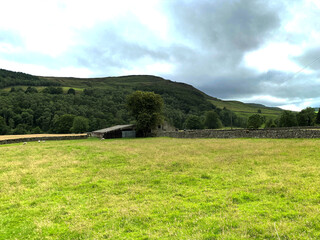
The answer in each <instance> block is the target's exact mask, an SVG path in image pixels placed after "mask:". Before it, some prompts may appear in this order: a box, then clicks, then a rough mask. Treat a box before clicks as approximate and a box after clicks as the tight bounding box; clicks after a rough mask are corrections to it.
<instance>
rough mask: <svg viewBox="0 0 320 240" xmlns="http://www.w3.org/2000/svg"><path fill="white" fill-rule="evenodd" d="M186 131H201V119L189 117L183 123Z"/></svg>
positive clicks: (194, 116)
mask: <svg viewBox="0 0 320 240" xmlns="http://www.w3.org/2000/svg"><path fill="white" fill-rule="evenodd" d="M185 128H186V129H203V124H202V121H201V118H200V117H199V116H196V115H189V117H188V118H187V119H186V121H185Z"/></svg>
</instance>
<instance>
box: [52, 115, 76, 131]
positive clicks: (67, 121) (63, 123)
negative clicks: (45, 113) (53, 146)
mask: <svg viewBox="0 0 320 240" xmlns="http://www.w3.org/2000/svg"><path fill="white" fill-rule="evenodd" d="M74 118H75V116H74V115H71V114H64V115H62V116H61V117H59V118H58V120H57V121H56V122H55V124H54V131H55V132H56V133H70V130H71V127H72V125H73V120H74Z"/></svg>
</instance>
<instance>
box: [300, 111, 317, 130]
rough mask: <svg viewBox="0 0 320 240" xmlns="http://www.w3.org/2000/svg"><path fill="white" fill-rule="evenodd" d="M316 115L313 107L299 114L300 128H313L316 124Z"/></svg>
mask: <svg viewBox="0 0 320 240" xmlns="http://www.w3.org/2000/svg"><path fill="white" fill-rule="evenodd" d="M315 118H316V113H315V112H314V109H313V108H311V107H307V108H305V109H303V110H301V112H299V113H298V114H297V121H298V125H299V126H313V125H314V123H315Z"/></svg>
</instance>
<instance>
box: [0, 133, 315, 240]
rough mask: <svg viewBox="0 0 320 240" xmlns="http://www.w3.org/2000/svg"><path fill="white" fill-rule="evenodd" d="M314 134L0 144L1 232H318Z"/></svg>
mask: <svg viewBox="0 0 320 240" xmlns="http://www.w3.org/2000/svg"><path fill="white" fill-rule="evenodd" d="M319 145H320V140H304V139H295V140H268V139H260V140H259V139H169V138H152V139H130V140H104V141H100V140H96V139H89V140H73V141H47V142H45V143H28V144H27V145H22V144H13V145H3V146H0V159H1V160H0V161H1V164H0V187H1V188H0V239H278V238H280V239H319V238H320V214H319V213H320V207H319V204H320V151H319V150H318V149H319Z"/></svg>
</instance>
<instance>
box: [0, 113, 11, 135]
mask: <svg viewBox="0 0 320 240" xmlns="http://www.w3.org/2000/svg"><path fill="white" fill-rule="evenodd" d="M8 132H9V129H8V126H7V124H6V121H5V120H4V118H3V117H0V135H4V134H7V133H8Z"/></svg>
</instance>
